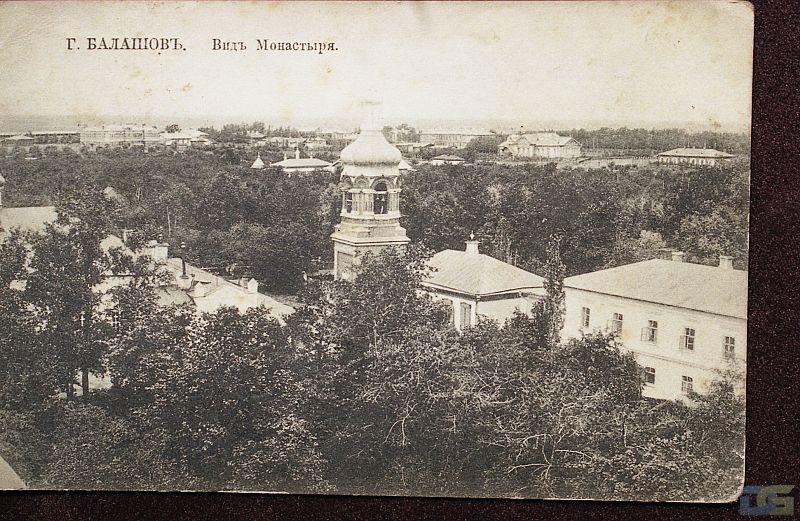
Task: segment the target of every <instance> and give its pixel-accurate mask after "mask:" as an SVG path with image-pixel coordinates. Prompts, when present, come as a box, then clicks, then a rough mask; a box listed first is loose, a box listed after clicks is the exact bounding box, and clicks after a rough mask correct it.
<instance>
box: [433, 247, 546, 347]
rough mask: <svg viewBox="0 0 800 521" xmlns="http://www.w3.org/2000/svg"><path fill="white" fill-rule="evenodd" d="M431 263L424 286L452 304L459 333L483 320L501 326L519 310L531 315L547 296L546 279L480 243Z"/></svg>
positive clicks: (441, 254) (437, 257) (446, 253)
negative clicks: (488, 251)
mask: <svg viewBox="0 0 800 521" xmlns="http://www.w3.org/2000/svg"><path fill="white" fill-rule="evenodd" d="M428 264H429V265H430V266H431V267H432V268H434V270H433V272H432V273H431V274H430V275H429V277H428V278H427V279H426V280H425V281H423V283H422V286H423V287H424V288H425V290H426V291H427V292H429V293H430V294H431V295H433V296H434V298H436V299H437V300H441V301H443V302H445V303H446V304H447V305H448V308H449V310H450V320H451V322H452V324H453V326H454V327H455V328H456V329H458V330H459V331H463V330H464V329H467V328H470V327H472V326H474V325H475V324H477V323H478V321H479V320H483V319H490V320H496V321H497V322H500V323H501V324H502V323H503V322H504V321H505V320H506V319H507V318H511V316H513V314H514V312H515V311H520V312H522V313H530V311H531V309H532V307H533V305H534V303H535V302H536V301H537V300H538V299H539V298H541V297H542V296H543V295H544V285H543V280H542V277H540V276H538V275H536V274H534V273H530V272H528V271H525V270H523V269H520V268H517V267H516V266H513V265H511V264H508V263H506V262H503V261H501V260H499V259H495V258H494V257H490V256H489V255H484V254H482V253H480V251H479V245H478V241H476V240H474V239H470V240H468V241H466V248H465V249H464V251H457V250H444V251H440V252H438V253H436V254H435V255H434V256H433V257H432V258H431V260H430V261H428Z"/></svg>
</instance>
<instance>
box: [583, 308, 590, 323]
mask: <svg viewBox="0 0 800 521" xmlns="http://www.w3.org/2000/svg"><path fill="white" fill-rule="evenodd" d="M590 315H591V310H590V309H589V308H587V307H583V308H581V327H589V322H590Z"/></svg>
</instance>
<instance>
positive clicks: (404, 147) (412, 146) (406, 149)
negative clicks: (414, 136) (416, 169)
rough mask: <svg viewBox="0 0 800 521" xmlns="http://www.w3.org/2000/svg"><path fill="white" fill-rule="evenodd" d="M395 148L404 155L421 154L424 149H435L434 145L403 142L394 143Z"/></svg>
mask: <svg viewBox="0 0 800 521" xmlns="http://www.w3.org/2000/svg"><path fill="white" fill-rule="evenodd" d="M394 146H395V147H396V148H397V150H399V151H400V152H402V153H403V154H414V155H416V154H419V152H420V150H422V149H423V148H431V147H433V144H432V143H417V142H401V143H394Z"/></svg>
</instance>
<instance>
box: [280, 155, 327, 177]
mask: <svg viewBox="0 0 800 521" xmlns="http://www.w3.org/2000/svg"><path fill="white" fill-rule="evenodd" d="M272 166H279V167H281V168H282V169H283V171H284V172H286V173H287V174H290V175H291V174H293V173H304V172H314V171H316V170H325V171H328V172H333V171H334V170H335V168H334V166H333V164H332V163H328V162H327V161H323V160H322V159H317V158H314V157H303V158H301V157H300V149H295V151H294V158H287V157H286V155H285V154H284V157H283V161H278V162H277V163H273V164H272Z"/></svg>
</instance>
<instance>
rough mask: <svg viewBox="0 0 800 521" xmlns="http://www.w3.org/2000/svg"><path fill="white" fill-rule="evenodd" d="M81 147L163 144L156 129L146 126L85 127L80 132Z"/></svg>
mask: <svg viewBox="0 0 800 521" xmlns="http://www.w3.org/2000/svg"><path fill="white" fill-rule="evenodd" d="M80 135H81V145H86V146H89V147H122V146H131V147H145V148H147V147H151V146H155V145H160V144H161V143H162V139H161V134H159V132H158V129H157V128H155V127H148V126H146V125H102V126H99V127H84V128H82V129H81V131H80Z"/></svg>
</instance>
